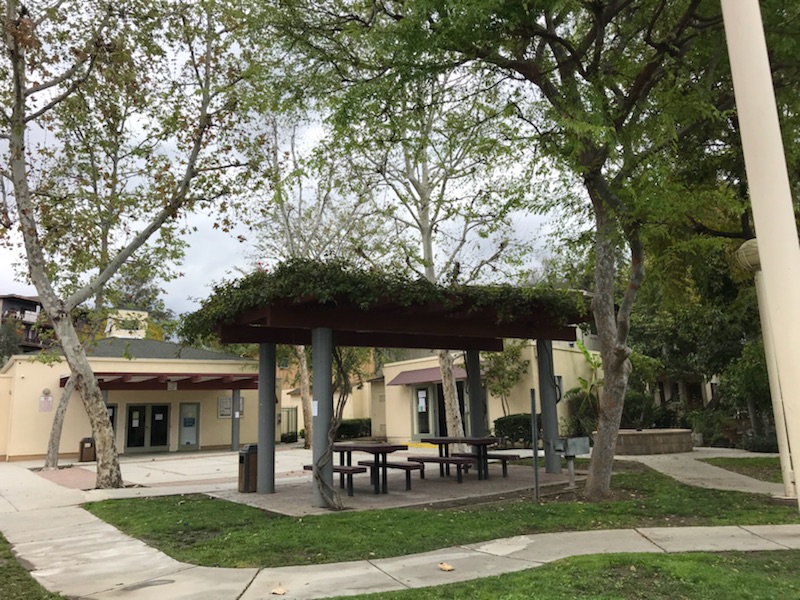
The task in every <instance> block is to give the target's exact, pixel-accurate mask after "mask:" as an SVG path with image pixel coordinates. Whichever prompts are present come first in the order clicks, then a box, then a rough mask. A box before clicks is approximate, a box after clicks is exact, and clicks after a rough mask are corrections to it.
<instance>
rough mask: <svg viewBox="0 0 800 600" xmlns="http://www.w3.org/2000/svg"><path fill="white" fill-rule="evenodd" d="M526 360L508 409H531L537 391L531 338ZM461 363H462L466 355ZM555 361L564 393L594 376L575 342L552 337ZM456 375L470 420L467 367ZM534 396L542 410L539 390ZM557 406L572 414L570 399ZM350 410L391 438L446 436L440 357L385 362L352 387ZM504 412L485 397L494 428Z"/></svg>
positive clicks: (591, 341) (590, 342) (562, 414)
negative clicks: (378, 372) (368, 378)
mask: <svg viewBox="0 0 800 600" xmlns="http://www.w3.org/2000/svg"><path fill="white" fill-rule="evenodd" d="M582 339H583V342H584V344H586V346H587V348H588V349H589V350H593V349H594V347H595V346H596V344H597V341H596V339H595V338H594V336H588V335H587V336H583V338H582ZM523 360H527V361H528V369H527V373H526V374H525V375H523V376H522V377H521V378H520V380H519V381H518V382H517V384H516V386H515V387H514V388H513V389H512V391H511V393H510V395H509V398H508V404H509V407H508V408H509V411H508V414H518V413H530V412H531V393H530V390H531V389H534V390H537V391H538V390H539V373H538V369H537V366H536V365H537V348H536V342H535V341H529V342H528V344H527V346H526V347H525V349H524V354H523ZM460 362H461V363H462V364H463V360H462V361H460ZM458 364H459V361H458V360H456V365H458ZM553 366H554V373H555V376H556V378H557V381H558V387H559V389H560V390H561V392H562V393H563V392H566V391H567V390H569V389H572V388H574V387H578V386H579V385H580V384H579V381H578V377H583V378H586V379H588V378H589V377H590V376H591V368H590V367H589V364H588V363H587V361H586V359H585V358H584V356H583V354H582V353H581V351H580V349H579V348H578V347H577V346H576V344H575V343H574V342H559V341H554V342H553ZM455 375H456V381H457V384H456V385H457V389H458V394H459V400H460V403H461V405H462V406H463V411H464V419H463V421H464V423H465V424H466V425H468V424H469V401H468V391H467V385H466V372H465V371H464V369H463V368H459V367H457V368H456V369H455ZM536 397H537V412H538V411H540V407H539V404H538V398H539V396H538V393H537V395H536ZM348 404H349V403H348ZM557 410H558V417H559V421H560V422H561V420H562V419H563V420H566V419H567V418H568V416H569V414H568V412H567V410H568V409H567V405H566V402H559V403H558V404H557ZM348 414H349V415H351V416H352V417H367V416H369V417H371V419H372V433H373V435H374V436H377V437H383V438H386V439H387V440H388V441H389V442H396V443H405V442H409V441H411V442H413V441H416V440H419V439H421V438H423V437H435V436H438V435H444V434H445V423H444V405H443V401H442V391H441V374H440V372H439V361H438V358H437V357H436V356H435V355H434V354H431V355H430V356H426V357H423V358H415V359H412V360H405V361H400V362H394V363H389V364H386V365H384V367H383V377H381V378H376V379H373V380H371V381H368V382H366V383H365V384H364V385H363V387H362V388H361V389H359V390H354V396H353V404H352V406H351V407H350V412H349V413H348ZM502 416H504V412H503V406H502V402H501V399H500V398H499V397H494V396H491V395H490V396H489V397H488V401H487V422H488V423H487V424H488V430H489V431H491V430H492V429H493V428H494V421H495V420H496V419H498V418H500V417H502ZM467 434H469V431H467Z"/></svg>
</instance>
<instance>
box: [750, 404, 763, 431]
mask: <svg viewBox="0 0 800 600" xmlns="http://www.w3.org/2000/svg"><path fill="white" fill-rule="evenodd" d="M747 416H748V417H749V418H750V427H752V429H753V435H754V436H760V435H761V433H762V432H761V426H760V424H759V422H758V421H759V419H758V411H757V410H756V403H755V400H753V398H752V397H751V396H748V397H747Z"/></svg>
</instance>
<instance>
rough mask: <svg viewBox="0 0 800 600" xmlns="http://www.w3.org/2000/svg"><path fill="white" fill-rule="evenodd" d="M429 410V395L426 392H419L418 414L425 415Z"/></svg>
mask: <svg viewBox="0 0 800 600" xmlns="http://www.w3.org/2000/svg"><path fill="white" fill-rule="evenodd" d="M426 410H428V393H427V391H426V390H417V412H421V413H424V412H425V411H426Z"/></svg>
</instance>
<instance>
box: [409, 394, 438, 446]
mask: <svg viewBox="0 0 800 600" xmlns="http://www.w3.org/2000/svg"><path fill="white" fill-rule="evenodd" d="M413 390H414V396H413V399H412V402H411V410H412V414H413V417H412V419H413V428H414V429H413V432H412V439H415V440H418V439H420V438H423V437H428V436H430V435H431V433H432V432H431V418H432V415H433V406H432V405H431V397H430V389H429V388H427V387H416V388H413Z"/></svg>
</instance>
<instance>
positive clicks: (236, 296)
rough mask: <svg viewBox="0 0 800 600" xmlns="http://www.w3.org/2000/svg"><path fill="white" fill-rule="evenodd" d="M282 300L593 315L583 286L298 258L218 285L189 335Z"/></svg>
mask: <svg viewBox="0 0 800 600" xmlns="http://www.w3.org/2000/svg"><path fill="white" fill-rule="evenodd" d="M278 304H280V305H282V306H289V307H291V306H309V305H311V306H316V307H319V308H320V309H323V308H324V309H327V310H330V309H336V308H345V307H346V308H350V309H356V310H358V311H364V312H365V313H366V312H369V311H370V310H374V309H376V308H377V307H386V306H387V305H391V306H393V307H401V308H413V307H430V306H437V307H440V308H441V309H442V310H445V311H447V312H448V313H453V314H455V313H462V314H471V313H474V314H486V313H490V314H491V316H492V318H493V319H494V321H495V322H496V323H497V324H501V323H504V322H510V321H514V320H515V319H517V318H519V316H520V315H529V314H531V313H532V312H536V313H540V314H544V315H546V316H547V318H548V319H549V320H550V322H552V323H553V324H556V325H558V326H566V325H567V324H574V323H578V322H582V321H585V320H586V315H587V310H586V306H585V302H584V296H583V294H582V293H580V292H575V291H564V290H556V289H553V288H549V287H543V286H533V287H515V286H511V285H508V284H500V285H469V286H467V285H451V286H441V285H436V284H432V283H430V282H429V281H427V280H425V279H408V278H406V277H404V276H403V275H401V274H399V273H392V272H386V271H382V270H378V269H374V268H373V269H363V268H359V267H357V266H355V265H353V264H352V263H349V262H347V261H343V260H331V261H313V260H308V259H292V260H288V261H286V262H283V263H280V264H279V265H278V266H277V267H276V268H275V270H274V271H269V272H268V271H263V270H259V271H256V272H254V273H251V274H250V275H247V276H245V277H243V278H241V279H239V280H236V281H229V282H225V283H223V284H220V285H217V286H215V287H214V290H213V293H212V294H211V296H209V297H208V298H207V299H206V300H204V301H203V303H202V305H201V308H200V309H199V310H197V311H196V312H194V313H192V314H190V315H188V316H187V317H186V318H185V320H184V323H183V325H182V327H181V333H182V335H183V337H185V338H186V339H187V340H189V341H196V340H198V339H200V338H202V337H205V336H207V335H209V334H214V333H217V332H218V331H219V328H220V326H223V325H225V324H232V323H235V322H237V319H240V318H241V316H242V315H245V314H247V313H248V312H252V311H254V310H258V309H261V308H264V307H269V306H272V305H278ZM509 337H510V336H509Z"/></svg>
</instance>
